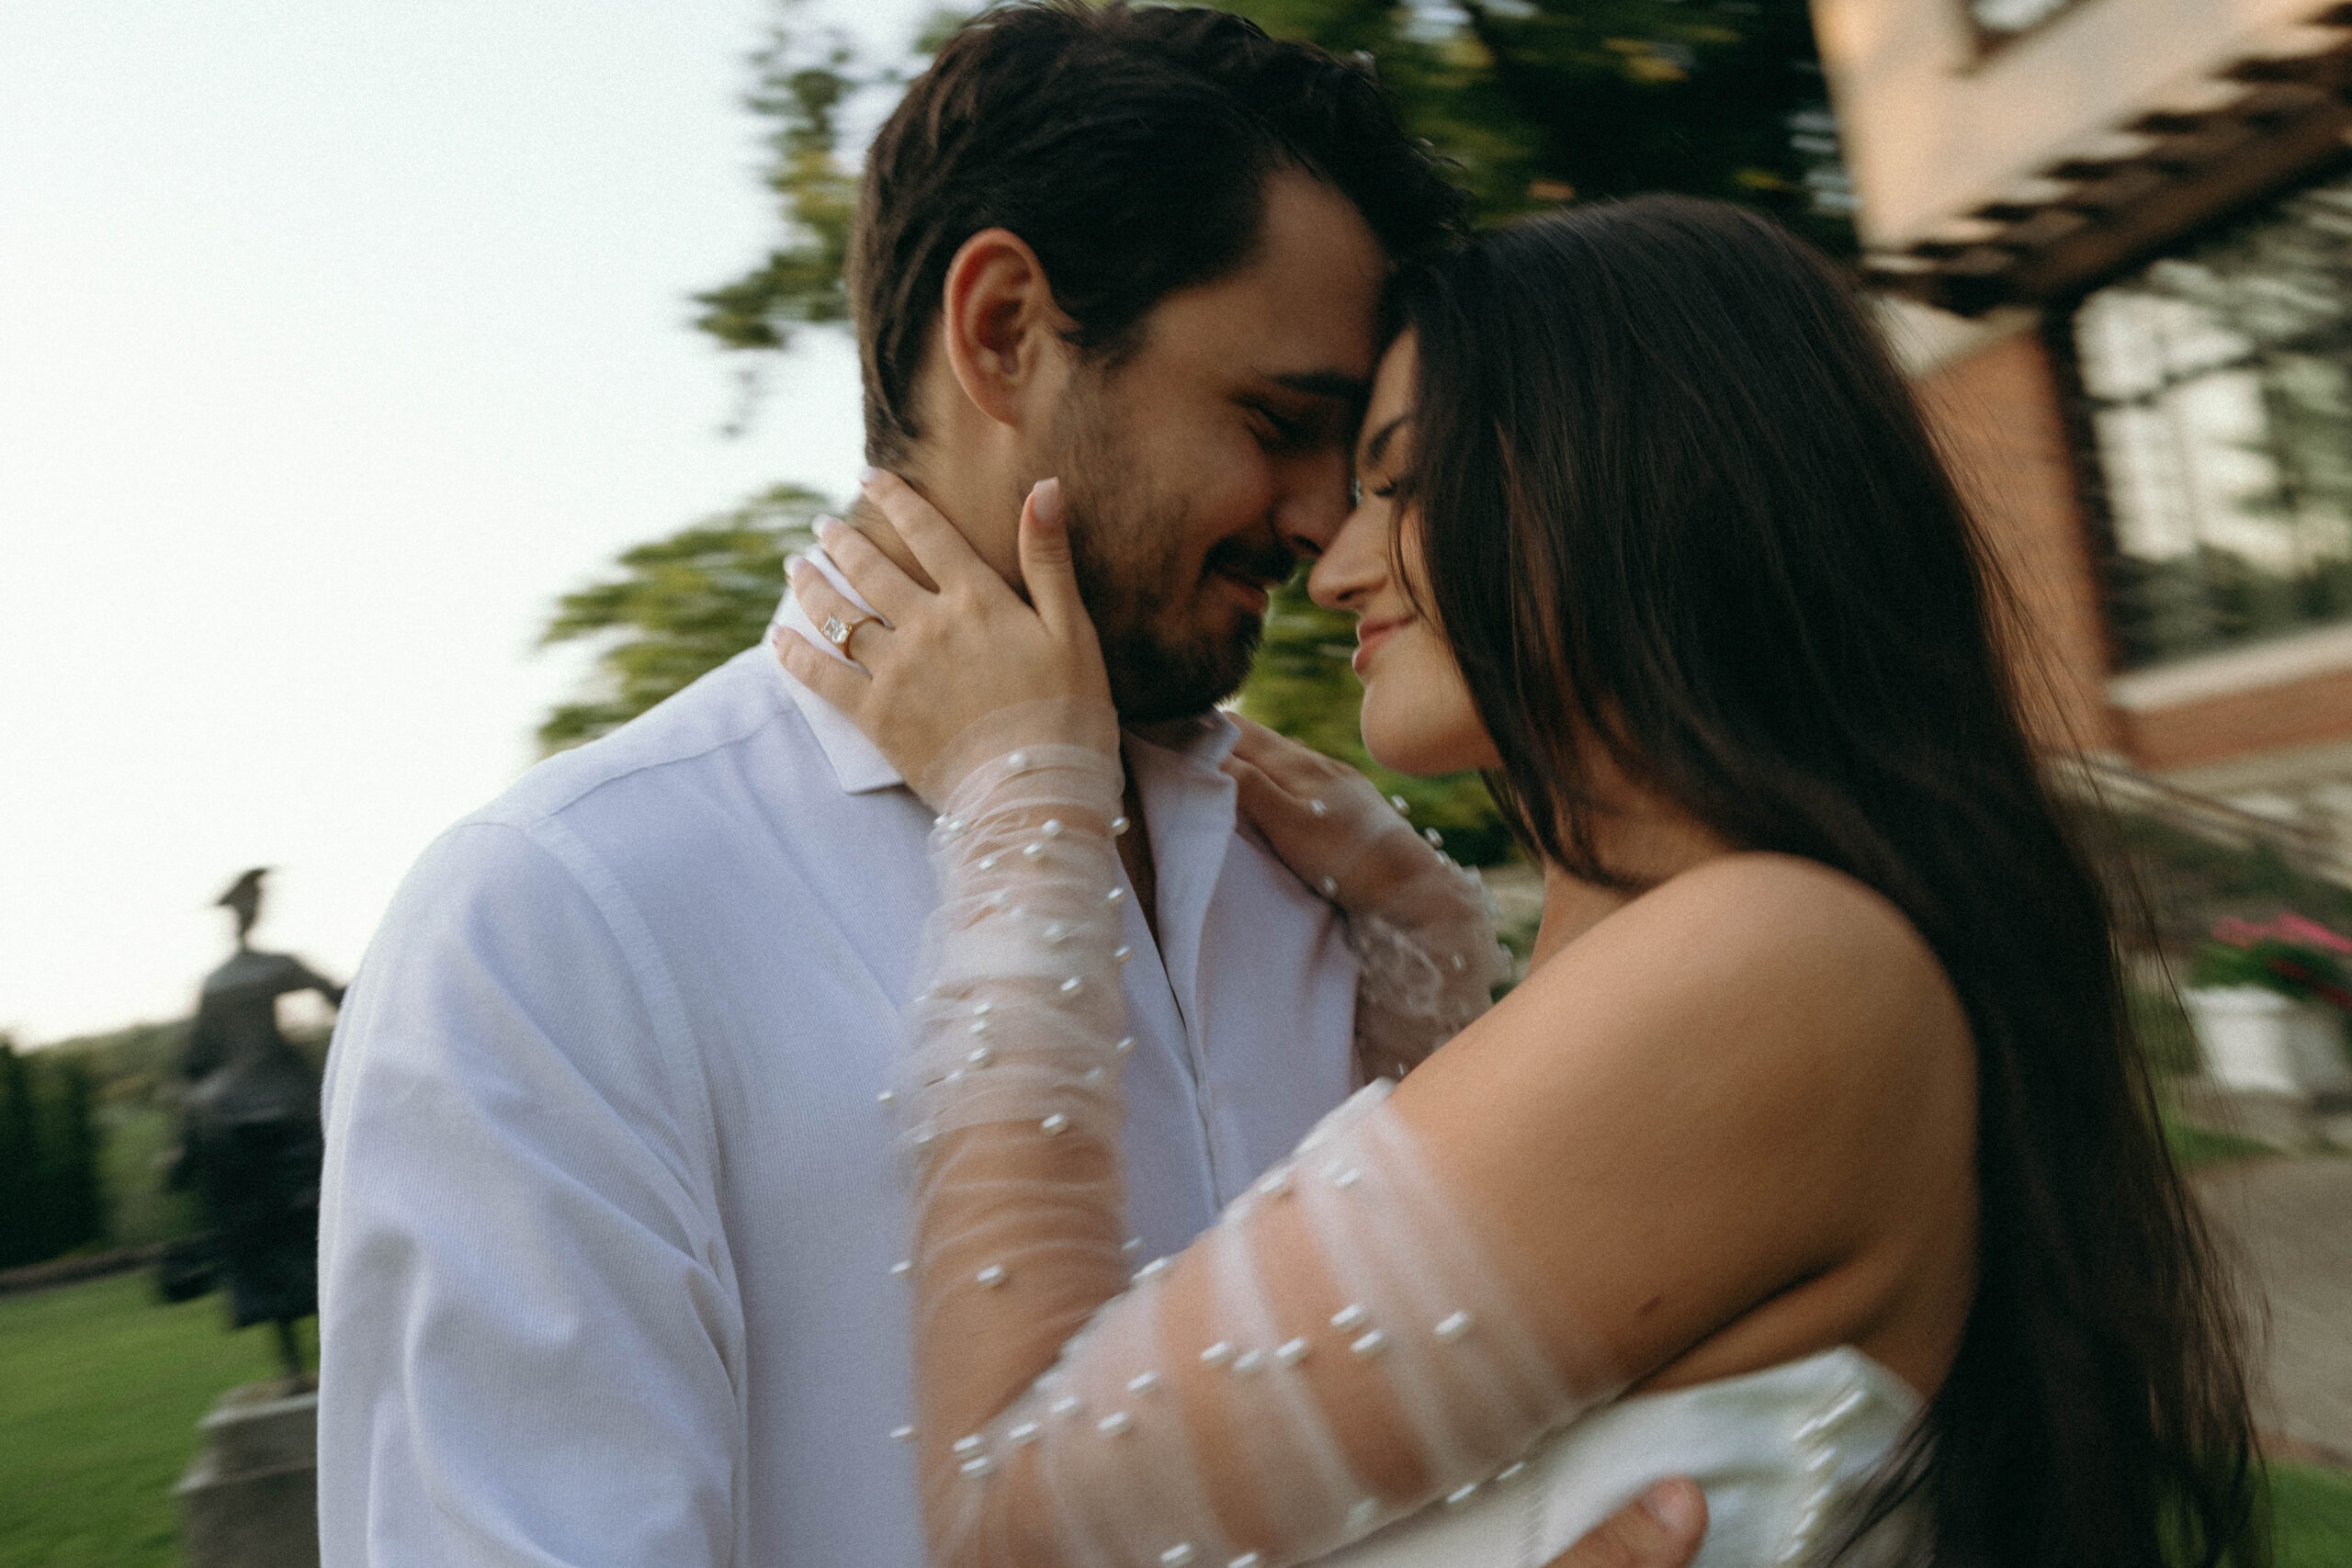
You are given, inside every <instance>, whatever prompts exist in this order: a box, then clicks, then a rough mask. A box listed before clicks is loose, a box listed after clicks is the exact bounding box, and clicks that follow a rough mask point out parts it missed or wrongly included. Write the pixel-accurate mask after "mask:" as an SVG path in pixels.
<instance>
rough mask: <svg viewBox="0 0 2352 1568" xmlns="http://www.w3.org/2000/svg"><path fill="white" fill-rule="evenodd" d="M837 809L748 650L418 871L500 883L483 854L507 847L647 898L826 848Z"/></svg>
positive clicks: (454, 835)
mask: <svg viewBox="0 0 2352 1568" xmlns="http://www.w3.org/2000/svg"><path fill="white" fill-rule="evenodd" d="M843 799H844V797H843V795H842V789H841V786H840V784H838V782H837V781H836V779H835V775H834V773H833V771H832V767H831V763H830V762H829V761H828V760H827V757H826V754H825V751H824V749H823V748H822V746H820V744H819V742H818V739H817V738H816V736H815V735H814V733H813V732H812V731H811V730H810V729H809V723H808V721H807V719H806V718H805V717H804V716H802V714H801V712H800V710H799V707H798V705H797V703H796V702H795V701H794V699H793V697H792V695H791V694H790V693H789V692H788V691H787V690H786V686H785V684H784V680H783V677H782V673H781V671H778V670H777V669H775V667H774V659H773V656H772V655H771V654H769V652H768V651H767V650H766V649H764V648H755V649H747V650H746V651H745V652H744V653H742V654H740V655H738V656H737V657H735V658H734V659H732V660H729V661H728V662H726V663H725V664H722V665H720V666H719V667H718V669H716V670H713V671H710V672H709V673H707V674H706V675H704V676H703V677H702V678H701V679H700V680H698V681H696V682H694V683H693V684H692V685H690V686H688V687H686V688H685V689H684V691H682V692H679V693H677V694H675V695H673V696H672V697H670V698H668V699H667V700H666V701H664V702H662V703H661V704H659V705H656V706H655V707H653V708H651V709H650V710H649V711H647V712H646V713H644V714H641V715H639V716H638V717H636V718H634V719H632V720H630V721H629V722H628V724H626V725H623V726H622V727H621V728H618V729H616V730H614V731H613V732H611V733H610V734H608V735H605V736H603V737H600V738H599V739H595V740H592V741H590V742H588V743H587V744H586V745H583V746H580V747H578V748H575V749H574V750H569V751H564V752H560V753H559V754H557V755H556V756H553V757H550V758H548V759H547V760H546V761H542V762H540V763H538V764H537V766H535V767H534V768H532V769H531V770H530V771H529V772H528V773H525V774H524V775H523V776H522V777H521V778H520V779H517V780H516V781H515V783H514V784H512V785H511V786H509V787H508V788H507V789H506V790H505V792H504V793H503V794H501V795H498V796H497V797H496V798H495V799H492V801H490V802H488V803H487V804H486V805H484V806H482V807H481V808H480V809H478V810H476V811H474V812H471V813H470V814H469V815H468V816H466V817H465V818H462V819H460V820H459V821H458V822H457V823H456V824H454V825H453V826H452V827H451V828H450V829H449V830H448V832H447V833H446V834H444V835H443V837H442V839H441V840H440V841H439V842H438V843H437V844H436V845H435V849H434V850H433V851H432V852H428V854H427V855H426V857H425V860H426V861H427V862H431V863H435V865H436V868H437V869H436V872H435V874H434V880H435V881H438V882H445V883H446V879H447V877H448V876H449V875H451V874H455V875H456V876H457V877H458V880H459V881H461V882H469V883H472V882H481V881H483V880H485V879H486V880H487V881H489V882H491V883H493V884H499V883H505V882H507V881H509V880H511V878H512V877H513V876H514V875H515V874H517V870H518V863H517V862H516V860H515V858H514V855H513V854H512V853H502V852H499V851H497V850H495V849H493V848H491V847H490V846H491V845H492V844H493V843H494V842H496V841H498V840H507V841H509V842H510V843H515V844H516V846H517V849H516V852H518V853H522V854H524V855H525V856H526V858H527V860H529V861H531V862H536V863H540V864H543V865H544V864H545V863H546V859H547V857H550V856H551V857H552V859H553V860H554V861H555V862H557V863H561V864H562V865H563V866H564V868H565V870H566V872H568V873H569V878H568V879H569V880H572V881H579V882H583V883H587V884H591V885H592V886H587V887H586V888H584V890H585V891H587V892H589V893H590V895H591V896H592V897H600V896H601V894H603V893H610V892H626V893H631V894H634V893H641V892H645V891H648V890H650V889H651V888H653V887H655V886H662V885H666V884H668V883H671V882H676V881H680V880H691V879H692V878H693V877H694V876H695V875H696V874H697V873H698V872H699V871H701V870H704V869H707V867H709V866H711V865H712V864H714V863H720V862H724V861H729V860H737V859H741V857H742V856H743V855H744V854H745V853H746V852H749V851H750V850H752V849H754V848H757V847H763V846H768V845H772V844H775V842H777V841H778V840H799V839H806V838H811V837H817V836H821V835H823V834H824V833H826V832H827V831H828V830H829V829H830V827H831V817H832V816H833V815H834V814H835V813H837V812H838V811H839V810H840V805H839V803H841V802H842V801H843ZM526 843H527V844H528V845H530V846H531V847H532V848H531V851H522V850H520V845H521V844H526ZM419 869H420V871H422V870H423V869H424V865H423V863H420V868H419ZM594 884H602V885H603V886H602V887H601V888H599V887H597V886H593V885H594ZM484 890H485V891H491V890H492V889H488V888H485V889H484Z"/></svg>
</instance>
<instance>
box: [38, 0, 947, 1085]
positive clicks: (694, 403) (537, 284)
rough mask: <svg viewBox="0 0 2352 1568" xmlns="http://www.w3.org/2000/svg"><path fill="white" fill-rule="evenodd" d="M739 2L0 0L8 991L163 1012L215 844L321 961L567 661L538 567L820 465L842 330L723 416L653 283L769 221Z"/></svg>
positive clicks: (203, 941) (892, 15) (195, 964)
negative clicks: (738, 421)
mask: <svg viewBox="0 0 2352 1568" xmlns="http://www.w3.org/2000/svg"><path fill="white" fill-rule="evenodd" d="M774 3H775V0H661V3H660V4H650V3H648V0H496V3H495V4H481V3H480V0H300V3H299V4H297V3H294V0H206V3H205V4H203V5H200V6H199V5H188V4H187V3H186V0H7V3H6V5H5V6H0V1032H9V1033H13V1034H14V1035H15V1037H16V1038H17V1041H18V1042H19V1043H42V1042H48V1041H53V1040H56V1039H58V1038H61V1037H63V1036H67V1035H71V1034H75V1033H80V1032H89V1031H95V1030H100V1029H107V1028H112V1027H115V1026H118V1025H120V1024H126V1023H130V1022H133V1021H141V1020H148V1019H159V1018H168V1017H173V1016H177V1015H180V1014H183V1013H185V1012H186V1011H187V1010H189V1007H190V1005H191V1002H192V998H193V995H194V990H195V987H196V985H197V983H198V980H199V979H200V978H201V977H202V976H203V975H204V973H205V972H206V971H207V970H208V969H209V968H210V967H211V966H212V965H213V964H216V963H218V962H219V961H220V958H221V957H222V956H224V955H225V953H226V952H227V949H228V944H229V942H230V938H231V934H232V931H231V927H230V925H229V923H228V916H227V913H226V912H225V911H223V910H220V909H217V908H213V907H212V906H213V901H214V900H215V899H216V898H218V897H219V896H220V893H221V892H222V891H223V890H225V889H226V887H227V886H228V885H229V884H230V882H231V881H232V879H233V878H234V877H235V876H236V874H238V873H239V872H241V871H243V869H244V868H246V867H247V866H254V865H267V866H270V867H273V868H275V870H274V874H273V877H272V880H271V882H270V885H269V892H270V904H269V906H268V908H267V910H266V913H265V915H264V917H263V921H262V925H261V928H260V929H259V930H258V931H256V933H255V940H256V941H257V942H260V943H262V944H264V945H266V946H271V947H277V948H283V949H286V950H289V951H293V952H297V953H301V954H303V955H304V956H306V957H307V958H309V959H310V960H311V962H312V963H313V964H316V965H317V966H319V967H321V968H322V969H323V970H325V971H327V972H328V973H330V974H332V975H334V976H337V977H342V976H345V975H347V974H348V973H349V972H350V971H351V970H352V969H353V968H354V966H355V965H356V964H357V963H358V961H359V958H360V954H361V953H362V951H363V949H364V948H365V946H366V943H367V940H368V933H369V931H371V930H372V929H373V927H374V925H375V922H376V919H377V918H378V916H379V914H380V912H381V910H382V908H383V906H384V904H385V902H386V900H387V899H388V898H389V897H390V894H391V892H392V890H393V888H394V887H395V886H397V884H398V882H399V879H400V877H401V874H402V873H403V872H404V871H405V869H406V868H407V866H408V864H409V863H410V862H411V861H412V860H413V859H414V858H415V856H416V854H417V852H419V851H420V850H421V849H423V848H424V845H425V844H426V843H427V842H428V841H429V840H431V839H432V838H433V837H434V835H435V834H436V833H437V832H438V831H439V830H440V829H443V828H444V827H446V826H447V825H448V824H449V823H450V822H452V821H455V820H456V819H457V818H459V817H461V816H463V815H465V814H466V813H467V812H468V811H469V810H471V809H472V808H473V807H476V806H478V805H480V804H481V803H482V802H483V801H486V800H488V799H489V798H491V797H492V795H496V794H497V793H498V792H499V791H500V790H502V789H503V788H504V787H505V786H506V785H507V784H509V783H510V782H511V781H512V780H514V779H515V777H516V776H517V775H518V774H520V773H521V772H522V771H523V770H524V769H525V768H526V767H527V766H528V765H529V764H530V762H531V761H533V760H534V756H535V751H534V748H533V743H532V739H531V735H532V731H533V729H534V728H535V727H536V725H537V722H538V720H539V719H540V717H541V716H543V715H544V714H545V712H546V710H547V709H548V707H549V706H550V705H552V704H553V703H555V702H556V701H558V700H559V699H560V698H562V697H563V696H565V695H567V694H570V693H571V691H572V690H573V689H574V688H575V687H576V686H577V684H578V683H579V682H580V681H581V680H582V676H583V674H584V672H585V666H584V663H583V660H582V655H581V654H579V653H577V652H574V651H571V650H567V649H558V650H554V651H551V652H546V653H541V652H538V651H537V650H536V649H535V647H534V644H535V642H536V639H537V630H538V628H539V626H541V625H542V624H543V623H544V622H545V620H546V618H547V616H548V612H549V610H550V609H551V607H552V605H553V603H554V601H555V599H556V597H557V596H558V595H559V594H560V593H561V592H564V591H565V590H567V589H569V588H572V587H575V586H578V585H580V584H581V583H582V582H585V581H589V580H591V579H592V578H594V576H596V575H597V574H598V572H599V571H600V569H602V568H603V567H604V566H605V564H606V563H607V562H609V561H610V559H611V558H612V557H613V556H614V554H615V553H616V551H618V550H619V549H621V548H623V547H626V546H628V545H630V544H633V543H636V542H638V541H640V540H643V539H647V538H651V537H654V536H659V535H662V534H666V533H668V532H671V531H672V530H673V529H676V528H678V527H681V526H683V525H686V524H688V523H690V522H692V521H694V520H695V519H697V518H699V517H701V516H703V515H706V514H707V513H712V512H716V511H718V510H720V509H722V508H724V507H726V506H728V505H729V504H730V503H732V502H735V501H737V500H738V499H740V498H741V497H742V496H743V495H745V494H748V493H749V492H751V491H754V490H756V489H759V488H761V487H763V486H764V485H766V484H769V483H772V482H774V481H775V480H779V479H797V480H799V481H802V482H804V483H809V484H814V485H816V486H817V487H819V488H820V489H822V490H825V491H828V492H829V493H832V494H836V495H839V494H842V493H843V492H845V491H847V490H848V488H849V487H850V484H851V482H852V478H853V476H854V474H855V472H856V470H857V468H858V464H859V452H858V440H857V423H856V421H857V397H856V367H855V355H854V351H853V350H852V349H851V348H850V346H849V344H847V342H846V341H845V340H844V339H843V338H842V337H841V336H839V335H838V334H834V333H809V334H803V337H802V339H801V341H800V343H799V344H798V345H797V347H796V348H795V350H794V352H793V354H792V355H790V357H789V358H788V359H787V360H786V362H785V363H783V364H782V365H780V366H778V367H775V371H774V372H773V373H772V374H771V377H770V381H771V386H770V390H769V394H768V396H767V397H766V399H765V400H764V401H763V403H762V404H761V405H760V410H759V412H758V415H757V418H756V420H755V422H754V423H752V428H751V430H750V431H749V433H748V434H743V435H741V436H736V437H730V436H729V435H728V434H725V429H726V427H727V425H728V424H729V422H730V419H731V418H732V416H734V415H735V414H736V413H737V412H738V410H739V406H740V396H741V394H740V392H739V390H738V385H737V379H736V372H737V368H738V364H739V361H738V359H737V358H736V357H734V356H730V355H726V354H725V353H723V352H722V351H720V350H718V348H717V347H716V346H714V345H711V344H708V343H707V340H705V339H704V338H702V336H701V335H700V334H699V333H695V332H694V331H693V330H692V327H691V325H690V322H691V318H692V315H693V307H692V304H691V301H690V296H691V295H692V294H693V293H694V292H695V291H696V290H697V289H702V288H709V287H711V286H713V285H715V284H718V283H721V282H724V281H727V280H729V279H730V278H732V277H733V276H736V275H738V274H739V273H740V272H741V271H742V270H744V269H745V268H746V267H747V266H749V265H751V264H752V263H754V262H755V261H757V260H758V259H759V258H760V257H761V256H762V255H763V254H764V249H765V246H766V244H767V243H768V242H769V241H770V240H772V239H773V238H774V237H775V231H776V220H775V214H774V208H773V204H772V202H771V200H770V198H769V197H768V196H767V193H766V192H765V191H764V190H763V188H762V186H760V184H759V180H758V169H759V164H760V154H761V148H760V145H759V137H760V134H761V130H762V126H761V123H760V122H759V121H758V120H757V118H755V117H753V116H752V114H750V113H749V112H748V111H747V110H745V109H744V108H743V107H742V106H741V99H742V96H743V94H744V92H745V91H746V90H747V88H748V87H749V86H750V72H749V68H748V66H747V64H746V62H745V57H746V55H747V54H748V53H749V52H750V51H752V49H753V48H755V47H756V46H757V45H758V44H759V43H760V42H761V40H762V39H763V37H764V35H765V32H766V30H767V28H768V26H769V25H770V23H771V21H772V19H773V17H774V16H775V12H774V11H773V9H772V6H773V5H774ZM803 5H804V7H805V9H806V10H807V11H809V13H812V14H813V15H814V17H816V18H817V19H819V20H823V21H837V22H840V23H842V25H850V24H853V23H854V26H855V28H857V30H858V31H859V33H860V34H861V35H863V36H865V37H866V38H867V39H872V40H874V41H875V42H876V43H877V44H880V45H884V46H896V45H899V44H900V43H901V42H902V41H903V39H905V38H906V37H907V36H908V35H909V34H910V32H911V30H912V28H913V25H914V21H915V18H916V14H917V11H918V9H919V6H918V5H916V4H913V3H910V0H860V3H859V4H858V5H857V6H855V7H854V12H853V9H852V7H851V6H849V5H848V3H847V0H803Z"/></svg>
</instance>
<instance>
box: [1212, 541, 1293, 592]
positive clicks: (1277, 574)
mask: <svg viewBox="0 0 2352 1568" xmlns="http://www.w3.org/2000/svg"><path fill="white" fill-rule="evenodd" d="M1206 569H1207V570H1210V571H1221V572H1224V573H1226V574H1227V576H1229V577H1238V578H1244V579H1246V580H1248V581H1252V582H1259V583H1263V584H1264V585H1265V586H1266V587H1268V588H1272V587H1275V586H1277V585H1278V584H1281V583H1283V582H1287V581H1290V574H1291V573H1292V572H1294V571H1296V570H1298V552H1297V551H1295V550H1293V549H1290V548H1289V547H1286V546H1284V545H1282V544H1280V543H1278V542H1276V541H1273V540H1266V541H1264V542H1262V543H1260V542H1253V541H1249V540H1242V539H1227V540H1226V541H1225V542H1224V543H1222V544H1220V545H1218V546H1217V547H1216V548H1215V549H1212V550H1211V551H1209V553H1208V559H1207V562H1206Z"/></svg>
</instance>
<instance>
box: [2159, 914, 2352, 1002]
mask: <svg viewBox="0 0 2352 1568" xmlns="http://www.w3.org/2000/svg"><path fill="white" fill-rule="evenodd" d="M2347 957H2352V942H2347V941H2346V939H2345V938H2344V937H2343V936H2341V935H2339V934H2338V933H2336V932H2335V931H2330V930H2328V929H2327V928H2326V927H2325V926H2323V925H2321V924H2319V923H2318V922H2317V921H2315V920H2307V919H2302V918H2301V916H2297V915H2281V916H2279V917H2278V919H2275V920H2271V921H2267V922H2266V923H2263V924H2259V925H2257V924H2256V923H2255V922H2253V921H2251V920H2240V919H2229V920H2223V921H2222V922H2220V923H2219V924H2217V925H2216V926H2214V928H2213V935H2212V938H2211V941H2209V942H2205V943H2204V944H2203V945H2202V946H2200V947H2199V948H2198V950H2197V959H2196V964H2195V966H2194V969H2193V971H2192V976H2191V977H2192V981H2193V983H2194V984H2196V985H2199V986H2259V987H2262V988H2264V989H2265V990H2271V991H2277V992H2278V993H2279V994H2280V995H2281V996H2286V997H2291V998H2294V999H2295V1000H2297V1001H2319V1002H2325V1003H2326V1004H2327V1005H2328V1006H2330V1007H2333V1008H2336V1009H2339V1010H2341V1009H2352V969H2347V966H2346V958H2347Z"/></svg>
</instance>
